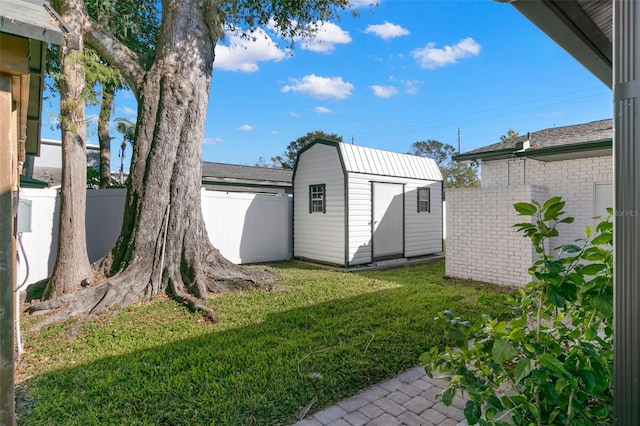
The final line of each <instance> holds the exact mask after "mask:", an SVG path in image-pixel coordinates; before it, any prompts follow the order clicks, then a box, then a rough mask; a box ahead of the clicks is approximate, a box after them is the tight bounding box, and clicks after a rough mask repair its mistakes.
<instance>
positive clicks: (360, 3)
mask: <svg viewBox="0 0 640 426" xmlns="http://www.w3.org/2000/svg"><path fill="white" fill-rule="evenodd" d="M380 3H382V0H377V1H376V0H351V1H350V2H349V5H350V6H351V7H352V8H354V9H357V8H360V7H370V6H376V5H378V4H380Z"/></svg>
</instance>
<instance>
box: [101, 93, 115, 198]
mask: <svg viewBox="0 0 640 426" xmlns="http://www.w3.org/2000/svg"><path fill="white" fill-rule="evenodd" d="M114 96H115V87H114V86H113V85H112V84H106V83H105V84H104V85H103V87H102V100H101V101H100V115H99V116H98V142H99V143H100V188H108V187H109V186H110V185H111V134H110V132H109V121H110V120H111V111H112V110H113V98H114Z"/></svg>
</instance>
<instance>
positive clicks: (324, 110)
mask: <svg viewBox="0 0 640 426" xmlns="http://www.w3.org/2000/svg"><path fill="white" fill-rule="evenodd" d="M313 111H314V112H316V113H318V114H331V113H332V112H335V111H334V110H332V109H329V108H327V107H323V106H317V107H315V108H313Z"/></svg>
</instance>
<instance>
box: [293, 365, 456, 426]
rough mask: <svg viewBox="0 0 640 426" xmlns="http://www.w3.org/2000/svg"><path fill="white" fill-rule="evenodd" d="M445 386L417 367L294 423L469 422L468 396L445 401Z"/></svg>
mask: <svg viewBox="0 0 640 426" xmlns="http://www.w3.org/2000/svg"><path fill="white" fill-rule="evenodd" d="M446 386H447V382H446V381H444V380H439V379H431V378H429V377H428V376H427V375H426V374H425V373H424V369H423V368H422V367H414V368H412V369H410V370H408V371H405V372H404V373H402V374H400V375H399V376H398V377H396V378H393V379H390V380H386V381H384V382H382V383H379V384H377V385H375V386H372V387H371V388H369V389H367V390H365V391H363V392H360V393H359V394H358V395H354V396H352V397H350V398H347V399H344V400H342V401H340V402H339V403H337V404H336V405H332V406H331V407H328V408H325V409H323V410H320V411H318V412H316V413H313V414H308V415H307V418H306V419H303V420H301V421H299V422H297V423H294V424H293V425H292V426H321V425H322V426H346V425H348V426H376V425H382V426H396V425H397V426H400V425H407V426H466V421H465V420H464V414H463V412H462V410H463V408H464V405H465V404H466V401H467V400H466V399H464V398H460V397H458V396H456V397H455V398H454V401H453V404H452V405H451V406H446V405H444V404H443V403H442V401H441V400H440V398H439V397H438V394H439V393H441V392H442V391H443V389H444V388H445V387H446Z"/></svg>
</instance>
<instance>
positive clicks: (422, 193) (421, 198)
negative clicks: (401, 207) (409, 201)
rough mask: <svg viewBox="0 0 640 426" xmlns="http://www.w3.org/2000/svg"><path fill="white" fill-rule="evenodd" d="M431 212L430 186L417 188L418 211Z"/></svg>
mask: <svg viewBox="0 0 640 426" xmlns="http://www.w3.org/2000/svg"><path fill="white" fill-rule="evenodd" d="M420 212H427V213H430V212H431V188H428V187H426V186H425V187H422V188H418V213H420Z"/></svg>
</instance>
